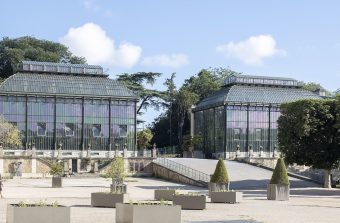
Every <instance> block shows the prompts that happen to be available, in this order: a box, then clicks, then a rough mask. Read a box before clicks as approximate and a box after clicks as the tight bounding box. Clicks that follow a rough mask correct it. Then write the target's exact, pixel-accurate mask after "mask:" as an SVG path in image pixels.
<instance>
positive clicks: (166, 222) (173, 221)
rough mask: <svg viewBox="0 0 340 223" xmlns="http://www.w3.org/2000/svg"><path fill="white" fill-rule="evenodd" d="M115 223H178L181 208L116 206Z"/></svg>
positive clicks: (176, 206)
mask: <svg viewBox="0 0 340 223" xmlns="http://www.w3.org/2000/svg"><path fill="white" fill-rule="evenodd" d="M116 222H117V223H151V222H162V223H180V222H181V206H178V205H175V206H169V205H132V204H117V206H116Z"/></svg>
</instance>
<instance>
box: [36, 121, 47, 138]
mask: <svg viewBox="0 0 340 223" xmlns="http://www.w3.org/2000/svg"><path fill="white" fill-rule="evenodd" d="M37 136H46V123H44V122H38V123H37Z"/></svg>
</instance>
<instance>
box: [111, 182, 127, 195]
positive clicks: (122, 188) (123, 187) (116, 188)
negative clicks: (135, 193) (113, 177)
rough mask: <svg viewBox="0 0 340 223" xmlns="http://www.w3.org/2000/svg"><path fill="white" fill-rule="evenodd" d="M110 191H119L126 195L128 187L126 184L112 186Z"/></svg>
mask: <svg viewBox="0 0 340 223" xmlns="http://www.w3.org/2000/svg"><path fill="white" fill-rule="evenodd" d="M110 191H111V192H116V191H119V192H120V193H123V194H126V193H127V185H126V184H111V185H110Z"/></svg>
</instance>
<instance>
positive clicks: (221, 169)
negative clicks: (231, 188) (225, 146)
mask: <svg viewBox="0 0 340 223" xmlns="http://www.w3.org/2000/svg"><path fill="white" fill-rule="evenodd" d="M210 182H211V183H220V184H227V183H229V176H228V171H227V168H226V167H225V165H224V162H223V160H222V159H219V160H218V162H217V164H216V169H215V172H214V174H213V175H212V177H211V179H210Z"/></svg>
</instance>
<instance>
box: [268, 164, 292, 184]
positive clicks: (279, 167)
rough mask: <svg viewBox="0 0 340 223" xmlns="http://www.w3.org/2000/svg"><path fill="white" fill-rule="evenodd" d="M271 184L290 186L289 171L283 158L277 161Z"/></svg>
mask: <svg viewBox="0 0 340 223" xmlns="http://www.w3.org/2000/svg"><path fill="white" fill-rule="evenodd" d="M270 184H283V185H289V178H288V174H287V169H286V166H285V163H284V162H283V159H282V158H280V159H278V161H277V164H276V166H275V169H274V172H273V176H272V179H271V180H270Z"/></svg>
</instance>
